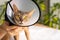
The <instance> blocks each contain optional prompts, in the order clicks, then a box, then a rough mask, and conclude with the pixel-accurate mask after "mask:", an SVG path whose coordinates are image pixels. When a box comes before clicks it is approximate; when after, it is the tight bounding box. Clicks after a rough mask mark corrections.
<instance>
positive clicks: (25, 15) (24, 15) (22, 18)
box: [13, 4, 34, 25]
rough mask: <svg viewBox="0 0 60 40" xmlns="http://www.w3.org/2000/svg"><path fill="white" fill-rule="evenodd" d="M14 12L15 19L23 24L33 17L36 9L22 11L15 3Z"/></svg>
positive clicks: (17, 22)
mask: <svg viewBox="0 0 60 40" xmlns="http://www.w3.org/2000/svg"><path fill="white" fill-rule="evenodd" d="M13 12H14V21H15V23H16V24H17V25H19V24H23V23H25V22H27V21H29V19H30V18H31V16H32V15H33V13H34V9H33V10H31V11H29V12H23V11H20V10H19V9H18V8H17V6H16V5H15V4H13Z"/></svg>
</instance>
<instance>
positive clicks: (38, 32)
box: [20, 26, 60, 40]
mask: <svg viewBox="0 0 60 40" xmlns="http://www.w3.org/2000/svg"><path fill="white" fill-rule="evenodd" d="M29 31H30V40H60V30H57V29H52V28H45V27H42V26H41V27H35V26H31V27H29ZM20 40H26V37H25V33H24V31H22V32H20Z"/></svg>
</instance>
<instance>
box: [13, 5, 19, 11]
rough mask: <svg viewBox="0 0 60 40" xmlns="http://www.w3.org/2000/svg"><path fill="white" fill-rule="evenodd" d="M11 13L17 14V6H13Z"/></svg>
mask: <svg viewBox="0 0 60 40" xmlns="http://www.w3.org/2000/svg"><path fill="white" fill-rule="evenodd" d="M13 11H14V12H17V11H18V8H17V6H16V5H15V4H13Z"/></svg>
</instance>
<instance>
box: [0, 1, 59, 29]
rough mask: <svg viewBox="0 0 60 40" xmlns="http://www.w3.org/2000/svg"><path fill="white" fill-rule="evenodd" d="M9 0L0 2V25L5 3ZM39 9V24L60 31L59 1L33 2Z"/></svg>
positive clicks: (2, 19) (2, 20)
mask: <svg viewBox="0 0 60 40" xmlns="http://www.w3.org/2000/svg"><path fill="white" fill-rule="evenodd" d="M7 1H10V0H4V1H3V0H0V25H1V24H3V22H4V19H5V18H4V15H5V11H6V3H7ZM34 1H35V2H36V3H37V4H38V5H39V7H40V9H41V17H40V19H39V21H38V23H39V24H44V25H47V26H48V27H51V28H58V29H60V0H57V1H56V0H34Z"/></svg>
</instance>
